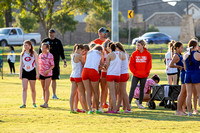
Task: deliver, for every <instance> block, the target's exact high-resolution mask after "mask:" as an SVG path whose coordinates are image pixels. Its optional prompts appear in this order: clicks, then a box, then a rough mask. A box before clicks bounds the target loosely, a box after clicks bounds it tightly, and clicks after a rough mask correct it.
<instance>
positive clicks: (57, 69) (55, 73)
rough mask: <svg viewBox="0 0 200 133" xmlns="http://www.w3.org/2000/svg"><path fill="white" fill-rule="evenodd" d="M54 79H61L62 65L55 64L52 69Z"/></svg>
mask: <svg viewBox="0 0 200 133" xmlns="http://www.w3.org/2000/svg"><path fill="white" fill-rule="evenodd" d="M52 73H53V75H52V78H51V79H52V80H54V79H60V67H59V66H55V67H54V68H53V69H52Z"/></svg>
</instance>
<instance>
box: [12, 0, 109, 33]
mask: <svg viewBox="0 0 200 133" xmlns="http://www.w3.org/2000/svg"><path fill="white" fill-rule="evenodd" d="M109 3H110V0H60V1H59V0H16V4H15V7H16V8H17V9H20V8H21V9H24V10H26V11H30V12H31V13H33V14H34V15H35V16H36V18H37V19H38V20H39V21H40V23H41V24H42V26H43V28H44V30H45V32H46V35H48V31H49V29H50V28H52V26H53V25H54V24H55V23H56V21H58V20H55V19H53V16H55V14H60V15H64V14H68V15H76V13H84V12H86V11H88V10H90V9H95V10H97V11H99V12H100V11H102V10H106V9H108V7H109Z"/></svg>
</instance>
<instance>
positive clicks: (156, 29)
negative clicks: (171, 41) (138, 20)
mask: <svg viewBox="0 0 200 133" xmlns="http://www.w3.org/2000/svg"><path fill="white" fill-rule="evenodd" d="M146 32H159V29H158V28H156V27H155V26H154V25H150V26H149V28H148V30H147V31H146Z"/></svg>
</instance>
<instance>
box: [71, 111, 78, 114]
mask: <svg viewBox="0 0 200 133" xmlns="http://www.w3.org/2000/svg"><path fill="white" fill-rule="evenodd" d="M70 114H78V112H76V111H70Z"/></svg>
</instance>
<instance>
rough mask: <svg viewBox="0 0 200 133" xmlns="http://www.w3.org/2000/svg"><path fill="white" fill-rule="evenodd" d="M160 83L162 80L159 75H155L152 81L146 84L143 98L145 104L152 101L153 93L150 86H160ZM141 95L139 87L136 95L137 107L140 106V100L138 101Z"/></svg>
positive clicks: (148, 80) (149, 80)
mask: <svg viewBox="0 0 200 133" xmlns="http://www.w3.org/2000/svg"><path fill="white" fill-rule="evenodd" d="M159 81H160V78H159V76H158V75H154V76H153V77H152V78H151V79H147V81H146V83H145V87H144V98H143V101H144V102H148V101H149V100H150V92H151V87H150V86H151V85H156V84H158V83H159ZM139 94H140V89H139V86H137V87H136V89H135V93H134V98H135V99H136V100H135V103H136V104H137V105H138V104H139V100H138V99H139Z"/></svg>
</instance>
